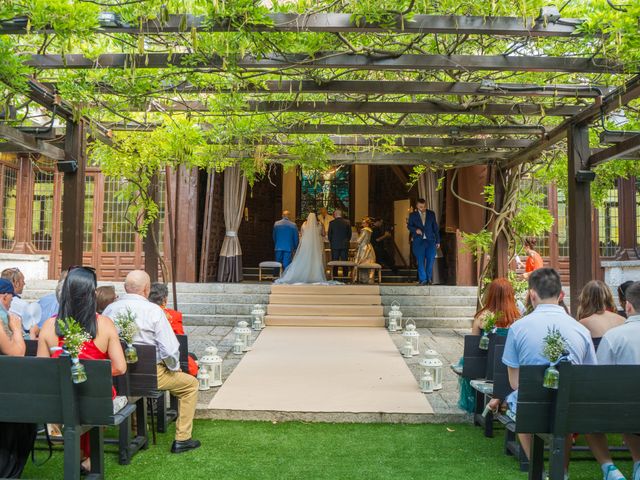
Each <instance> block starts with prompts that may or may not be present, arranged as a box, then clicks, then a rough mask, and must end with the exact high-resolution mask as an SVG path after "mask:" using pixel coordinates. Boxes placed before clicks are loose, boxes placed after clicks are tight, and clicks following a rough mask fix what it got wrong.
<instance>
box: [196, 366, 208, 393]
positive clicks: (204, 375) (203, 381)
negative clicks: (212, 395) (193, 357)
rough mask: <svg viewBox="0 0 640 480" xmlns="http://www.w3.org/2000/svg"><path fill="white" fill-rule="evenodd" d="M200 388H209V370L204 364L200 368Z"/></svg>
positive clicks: (201, 389)
mask: <svg viewBox="0 0 640 480" xmlns="http://www.w3.org/2000/svg"><path fill="white" fill-rule="evenodd" d="M198 390H200V391H206V390H209V372H208V371H207V369H206V368H205V366H204V365H202V366H201V367H200V370H198Z"/></svg>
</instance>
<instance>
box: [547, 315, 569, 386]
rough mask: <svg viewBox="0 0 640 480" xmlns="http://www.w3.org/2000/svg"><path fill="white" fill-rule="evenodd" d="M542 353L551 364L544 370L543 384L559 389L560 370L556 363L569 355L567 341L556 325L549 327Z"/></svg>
mask: <svg viewBox="0 0 640 480" xmlns="http://www.w3.org/2000/svg"><path fill="white" fill-rule="evenodd" d="M543 345H544V347H543V349H542V355H544V357H545V358H546V359H547V360H549V362H550V365H549V367H548V368H547V369H546V370H545V372H544V379H543V381H542V385H544V386H545V387H546V388H553V389H556V390H557V389H558V386H559V385H560V372H559V371H558V369H557V368H556V365H557V364H558V362H560V360H562V359H563V358H566V356H567V342H566V340H565V339H564V337H563V336H562V334H561V333H560V331H559V330H557V329H556V327H553V328H547V335H546V336H545V337H544V339H543Z"/></svg>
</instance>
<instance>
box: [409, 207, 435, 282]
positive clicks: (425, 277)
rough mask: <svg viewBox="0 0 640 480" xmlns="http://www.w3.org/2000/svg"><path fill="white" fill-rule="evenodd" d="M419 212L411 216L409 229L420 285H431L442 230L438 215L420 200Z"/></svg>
mask: <svg viewBox="0 0 640 480" xmlns="http://www.w3.org/2000/svg"><path fill="white" fill-rule="evenodd" d="M416 209H417V211H415V212H413V213H411V215H409V222H408V224H407V227H408V228H409V231H410V232H411V250H412V251H413V254H414V255H415V257H416V262H417V264H418V280H419V283H420V285H427V284H429V283H431V277H432V274H433V263H434V261H435V259H436V250H437V248H438V247H439V246H440V230H439V228H438V224H437V223H436V214H435V213H433V211H432V210H427V203H426V202H425V201H424V199H423V198H419V199H418V202H417V203H416Z"/></svg>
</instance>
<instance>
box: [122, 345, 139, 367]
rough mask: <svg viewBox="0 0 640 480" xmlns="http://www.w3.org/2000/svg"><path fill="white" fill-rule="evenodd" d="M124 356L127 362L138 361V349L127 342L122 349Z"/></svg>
mask: <svg viewBox="0 0 640 480" xmlns="http://www.w3.org/2000/svg"><path fill="white" fill-rule="evenodd" d="M124 358H125V360H126V362H127V363H136V362H137V361H138V351H137V350H136V347H134V346H133V345H132V344H130V343H127V348H125V349H124Z"/></svg>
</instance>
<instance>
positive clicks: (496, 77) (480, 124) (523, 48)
mask: <svg viewBox="0 0 640 480" xmlns="http://www.w3.org/2000/svg"><path fill="white" fill-rule="evenodd" d="M391 19H392V20H391V21H386V22H384V23H376V22H372V21H369V20H368V19H367V17H366V15H352V14H349V13H325V12H321V13H269V14H262V15H261V17H260V19H258V20H254V21H243V22H239V21H238V18H235V17H225V16H224V15H222V14H221V15H213V16H212V15H198V14H185V13H171V14H169V13H168V12H165V13H164V14H163V15H160V16H159V17H158V18H155V19H149V18H140V19H139V20H137V21H135V22H131V21H129V22H127V21H124V20H122V18H121V17H120V16H119V15H117V14H115V13H109V12H103V13H102V14H101V15H100V19H99V22H98V23H97V25H96V27H95V29H94V31H93V33H92V36H91V38H95V39H105V38H106V39H108V40H105V41H106V42H107V43H108V44H109V45H110V46H111V47H114V46H117V47H119V48H120V51H112V52H108V53H99V54H97V55H94V56H91V57H89V56H87V55H86V54H84V53H80V52H78V51H77V49H76V51H73V49H71V50H67V53H64V54H59V53H55V54H54V53H47V52H46V48H40V49H39V51H33V52H30V53H29V54H26V55H25V56H24V57H22V61H23V64H24V65H25V66H27V67H29V68H30V69H31V71H32V72H33V76H32V78H30V79H29V81H28V83H27V86H26V89H25V90H24V91H22V92H18V93H19V94H21V95H23V96H24V97H26V99H27V101H28V102H31V103H34V104H37V105H40V106H41V107H43V108H44V109H46V110H47V111H48V112H50V116H51V117H52V118H53V117H58V118H61V119H63V120H64V121H65V122H66V129H65V137H64V141H63V142H60V141H57V140H56V139H55V138H52V135H50V132H40V131H39V130H38V128H36V127H34V125H33V124H31V125H29V124H28V122H26V123H23V124H22V125H18V123H20V122H17V121H16V122H15V123H16V125H14V126H8V125H1V126H0V137H2V138H4V139H6V140H7V142H8V143H5V144H0V149H1V150H11V149H13V151H28V152H35V153H40V154H42V155H46V156H48V157H50V158H52V159H54V160H56V161H57V162H58V165H59V168H60V170H62V171H64V172H65V173H64V204H65V205H70V204H72V205H75V206H76V208H75V209H65V210H64V212H63V240H62V245H63V264H65V265H67V264H69V265H70V264H76V263H78V262H81V259H82V226H83V205H84V203H83V201H82V199H83V196H84V169H85V167H86V163H87V153H86V152H87V150H86V147H87V139H88V137H91V138H92V139H93V140H95V141H101V142H104V143H107V144H112V143H113V144H114V146H116V147H117V139H118V135H120V134H121V133H120V132H129V131H135V132H149V131H152V130H154V129H156V128H161V127H162V122H161V120H160V117H159V116H158V115H159V114H162V115H189V116H190V117H192V118H195V119H197V122H198V125H200V127H201V128H202V129H203V130H208V129H215V128H219V127H218V126H216V124H213V125H212V124H211V122H212V119H215V118H216V117H218V116H221V115H222V116H224V115H230V114H233V115H247V116H248V115H270V116H271V117H269V118H270V119H271V127H270V128H268V129H265V131H264V132H263V133H264V134H263V136H262V137H261V138H259V139H252V141H251V142H250V143H253V144H260V145H280V146H283V148H284V147H286V146H287V145H290V144H291V143H293V142H294V141H295V140H294V139H295V137H296V136H297V135H317V136H327V137H328V138H329V139H330V140H331V142H333V144H334V145H335V146H336V148H337V149H338V151H337V153H335V154H333V155H331V157H330V160H331V161H332V162H335V163H340V164H348V163H365V164H386V165H419V164H427V165H431V166H436V167H437V166H443V165H447V166H453V167H456V166H465V165H476V164H488V165H490V166H491V169H492V176H493V177H492V178H493V179H494V180H493V183H494V184H495V196H496V198H495V208H496V209H500V208H501V206H502V202H503V196H504V179H505V178H506V177H507V176H508V175H509V172H510V170H511V169H513V168H515V167H517V166H518V165H521V164H522V163H525V162H536V161H538V159H539V158H540V156H541V155H542V154H543V152H545V151H548V150H550V149H552V148H554V147H555V146H556V145H557V144H558V143H560V142H562V141H563V140H565V139H566V140H567V151H566V153H567V157H568V172H567V177H568V184H569V190H568V193H569V195H568V208H569V231H570V235H569V242H570V257H571V291H572V292H578V291H580V289H581V287H582V286H583V285H584V284H585V283H586V282H587V281H589V280H591V279H592V278H593V270H594V265H593V257H592V252H591V250H590V249H591V248H592V244H593V242H592V231H591V226H590V224H591V221H590V218H591V209H592V205H591V198H590V183H589V182H590V180H592V178H593V177H592V174H591V170H592V169H593V168H594V167H595V166H597V165H599V164H601V163H603V162H606V161H608V160H611V159H615V158H630V159H635V158H640V157H638V152H639V151H640V135H636V134H633V133H631V134H624V133H619V132H618V133H617V134H616V135H613V134H607V135H608V136H607V137H606V142H607V143H610V144H613V145H612V146H609V147H607V148H596V149H592V148H591V146H590V143H589V129H590V126H591V125H592V124H594V123H595V122H598V121H600V120H601V119H604V117H605V116H606V115H607V114H610V113H611V112H613V111H615V110H619V109H621V108H623V107H625V106H627V105H629V104H630V102H632V101H633V100H634V99H636V98H638V97H640V75H638V71H637V69H635V67H634V68H629V66H627V65H624V64H622V63H621V62H620V61H619V60H617V59H615V58H612V57H611V56H607V55H604V54H602V53H601V52H600V51H598V49H596V48H595V46H594V45H593V43H592V40H591V39H589V40H586V39H585V38H583V32H582V31H581V30H580V25H581V24H582V20H581V19H574V18H563V17H562V16H561V15H560V13H559V12H558V11H557V10H556V9H553V8H547V7H545V8H543V9H542V10H541V11H540V13H539V15H538V16H537V17H535V18H533V17H529V18H527V17H525V18H523V17H506V16H495V17H491V16H472V15H428V14H415V15H412V16H407V15H406V14H394V15H392V16H391ZM55 34H56V28H55V26H46V25H45V26H41V27H39V28H37V29H35V30H34V29H33V28H31V27H30V26H29V24H28V21H27V20H25V18H23V17H16V18H14V19H12V20H7V21H3V22H2V23H0V38H1V37H2V36H8V37H9V38H11V39H15V41H16V42H17V43H19V42H20V39H21V38H29V39H33V38H38V39H44V43H43V45H46V42H47V39H48V38H50V36H51V35H55ZM215 35H249V36H251V35H257V36H256V37H251V38H252V39H253V40H254V42H255V39H259V40H261V41H264V46H265V48H266V49H267V50H269V49H271V51H266V52H265V51H260V52H259V53H255V52H242V51H230V52H226V53H224V54H223V52H217V51H214V50H213V49H211V48H209V49H205V48H198V47H196V46H195V45H193V44H194V43H195V41H194V39H198V38H202V39H205V40H207V39H209V40H211V39H217V38H219V37H215ZM283 35H288V36H292V35H300V36H304V35H326V36H327V37H321V38H327V39H330V41H328V43H330V44H329V45H326V48H327V49H326V50H324V48H323V49H317V50H316V51H315V52H313V53H308V52H306V53H301V52H300V51H281V50H279V49H278V40H279V39H283V38H287V39H288V38H290V37H282V36H283ZM364 36H367V37H366V38H372V39H373V40H372V41H370V42H369V43H367V42H365V41H359V39H361V38H364ZM301 38H302V37H301ZM304 38H306V37H304ZM356 40H358V41H356ZM147 41H148V44H147V43H145V42H147ZM211 42H213V40H211ZM537 42H544V43H543V44H542V46H541V47H539V48H538V47H537V45H538V43H537ZM554 42H556V43H554ZM255 43H257V42H255ZM176 45H178V47H177V48H175V49H174V47H176ZM550 45H558V46H559V47H558V48H560V49H561V50H562V51H563V52H564V53H561V54H560V55H556V56H554V55H549V54H548V53H547V51H548V49H549V48H548V47H549V46H550ZM427 46H428V47H429V48H427ZM505 46H507V49H506V51H505V50H504V47H505ZM323 47H325V46H324V45H323ZM501 48H502V49H503V50H502V51H499V50H500V49H501ZM434 50H435V51H434ZM574 52H578V53H574ZM133 71H135V72H136V75H143V76H144V77H145V78H149V76H153V75H157V76H158V77H162V78H163V80H162V81H161V82H159V83H158V82H152V83H153V85H152V86H150V87H149V89H148V90H147V91H142V92H141V93H138V98H133V97H132V96H131V95H129V94H128V93H127V91H126V86H127V84H128V83H127V82H129V81H130V79H131V72H133ZM82 72H89V73H90V75H86V76H82V75H83V73H82ZM120 72H121V73H122V74H123V75H125V76H127V78H126V79H125V81H123V82H119V81H117V80H116V81H114V78H117V75H118V73H120ZM229 72H231V74H229ZM228 74H229V75H228ZM68 75H72V77H71V78H76V79H77V80H78V82H79V83H82V84H83V85H84V86H87V85H88V86H90V88H91V95H92V98H91V99H90V100H89V101H87V99H86V98H83V99H81V102H79V100H80V99H76V98H73V97H70V96H66V97H63V96H62V95H61V91H63V90H64V88H62V89H61V88H60V86H61V83H62V82H63V79H65V76H68ZM73 75H76V77H73ZM229 76H231V77H232V79H231V80H229ZM203 78H206V79H208V81H202V79H203ZM556 80H557V81H556ZM224 96H233V97H238V96H241V98H242V99H243V103H242V105H241V106H240V107H237V108H236V109H235V110H234V111H233V112H229V111H222V112H220V111H217V110H216V108H217V106H218V105H219V104H218V103H216V102H217V101H219V99H220V98H223V97H224ZM212 99H213V100H212ZM79 106H82V107H83V109H82V110H79V108H78V107H79ZM15 114H16V112H15V111H14V112H13V118H14V119H15ZM303 114H304V115H303ZM3 115H4V117H5V119H11V118H12V117H11V115H12V112H11V109H8V110H7V111H5V112H3ZM289 119H291V120H289ZM345 119H350V121H349V120H345ZM603 121H604V120H603ZM42 130H45V129H42ZM47 135H49V136H47ZM240 140H242V139H239V138H228V139H226V140H225V142H226V143H227V144H228V145H229V148H230V153H229V157H234V156H238V157H242V156H243V155H245V153H244V152H243V151H241V149H242V148H246V147H247V145H246V143H244V142H241V141H240ZM239 143H242V147H238V151H237V152H233V146H234V145H237V144H239ZM382 144H385V145H393V146H394V147H397V148H398V149H401V150H402V151H400V152H394V153H389V152H384V151H380V150H379V149H376V147H378V146H380V145H382ZM354 148H355V150H354ZM367 148H371V150H367ZM16 149H18V150H16ZM358 149H360V150H358ZM362 149H364V150H362ZM286 158H288V155H287V153H286V151H285V152H282V153H281V154H278V155H275V156H273V157H272V158H270V161H273V162H278V161H280V159H286ZM621 228H622V229H623V230H624V226H623V225H622V226H621ZM624 235H625V233H624V232H623V234H622V237H624ZM627 235H628V234H627ZM623 241H624V240H623ZM147 247H148V248H145V253H146V262H147V265H148V266H150V268H148V270H149V271H152V270H154V268H153V267H152V266H153V265H156V264H157V257H156V255H155V250H154V249H153V248H152V246H150V245H148V242H147ZM494 254H495V255H496V258H497V259H498V267H497V274H498V275H499V276H505V275H506V273H507V270H508V248H507V243H506V239H505V238H503V237H501V238H499V239H498V242H497V244H496V246H495V251H494ZM576 301H577V295H573V296H572V306H573V307H574V308H575V302H576Z"/></svg>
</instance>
